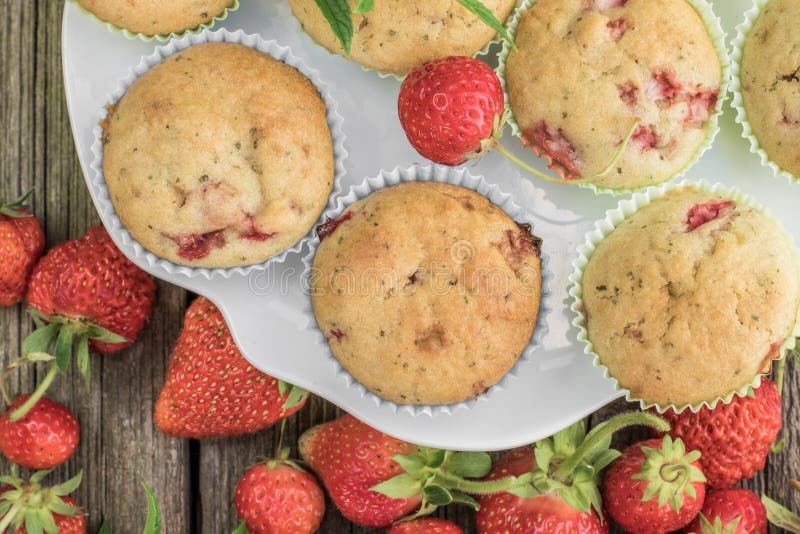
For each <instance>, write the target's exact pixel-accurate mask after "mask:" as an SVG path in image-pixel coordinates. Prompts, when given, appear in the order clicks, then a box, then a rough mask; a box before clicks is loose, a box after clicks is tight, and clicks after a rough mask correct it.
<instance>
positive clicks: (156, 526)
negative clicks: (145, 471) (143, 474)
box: [142, 480, 161, 534]
mask: <svg viewBox="0 0 800 534" xmlns="http://www.w3.org/2000/svg"><path fill="white" fill-rule="evenodd" d="M142 487H143V488H144V492H145V494H147V521H145V524H144V534H159V532H161V510H159V508H158V500H157V499H156V496H155V495H154V494H153V490H151V489H150V486H148V485H147V483H146V482H145V481H144V480H142Z"/></svg>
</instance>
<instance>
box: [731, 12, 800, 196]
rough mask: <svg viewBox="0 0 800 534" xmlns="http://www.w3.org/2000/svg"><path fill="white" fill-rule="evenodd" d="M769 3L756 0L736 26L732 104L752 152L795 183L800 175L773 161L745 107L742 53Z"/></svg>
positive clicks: (733, 46) (776, 173) (732, 54)
mask: <svg viewBox="0 0 800 534" xmlns="http://www.w3.org/2000/svg"><path fill="white" fill-rule="evenodd" d="M768 3H769V0H754V3H753V7H751V8H750V9H748V10H747V11H746V12H745V14H744V21H743V22H742V23H741V24H739V25H738V26H736V37H735V38H734V39H733V43H732V44H731V46H732V49H733V51H732V52H731V61H732V66H731V92H732V93H733V101H732V102H731V106H733V108H734V109H735V110H736V122H738V123H739V124H740V125H741V126H742V137H744V138H745V139H747V140H749V141H750V152H752V153H753V154H757V155H758V157H759V158H760V159H761V164H762V165H764V166H765V167H769V168H770V169H772V172H773V173H774V174H775V176H777V177H781V176H782V177H784V178H786V179H787V180H788V181H789V183H794V182H797V181H800V176H797V175H795V174H792V173H790V172H789V171H787V170H785V169H783V168H781V166H780V165H778V164H777V163H775V162H774V161H772V159H770V157H769V155H768V154H767V152H766V151H765V150H764V149H763V148H761V143H760V142H759V141H758V138H757V137H756V134H755V133H754V132H753V128H752V126H750V122H749V121H748V118H747V109H745V107H744V98H743V97H742V79H741V63H742V54H743V52H744V42H745V40H746V39H747V36H748V35H749V34H750V30H752V29H753V25H754V24H755V23H756V20H758V17H759V15H760V14H761V10H762V9H764V6H766V5H767V4H768Z"/></svg>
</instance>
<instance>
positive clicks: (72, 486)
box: [53, 471, 83, 497]
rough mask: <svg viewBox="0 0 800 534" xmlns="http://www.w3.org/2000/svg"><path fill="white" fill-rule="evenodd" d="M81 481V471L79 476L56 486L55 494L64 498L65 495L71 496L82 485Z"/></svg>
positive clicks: (54, 488)
mask: <svg viewBox="0 0 800 534" xmlns="http://www.w3.org/2000/svg"><path fill="white" fill-rule="evenodd" d="M81 480H83V471H80V472H79V473H78V474H77V475H75V476H74V477H72V478H71V479H69V480H67V481H66V482H64V483H63V484H59V485H58V486H54V487H53V493H55V494H56V495H58V496H59V497H63V496H64V495H69V494H70V493H72V492H73V491H75V490H76V489H78V486H80V485H81Z"/></svg>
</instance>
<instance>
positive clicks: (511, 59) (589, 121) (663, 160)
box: [501, 0, 722, 189]
mask: <svg viewBox="0 0 800 534" xmlns="http://www.w3.org/2000/svg"><path fill="white" fill-rule="evenodd" d="M515 41H516V44H517V50H511V51H510V52H509V54H508V57H507V59H506V63H505V68H504V72H502V73H501V74H502V76H503V77H504V78H505V82H506V89H507V92H508V97H509V105H510V107H511V111H512V114H513V117H514V119H515V121H516V123H517V124H518V126H519V129H520V131H521V135H522V140H523V143H524V144H526V145H527V146H530V147H531V148H533V149H534V150H535V151H536V153H537V154H538V155H539V156H543V157H545V158H547V160H548V162H549V166H550V168H551V169H553V170H555V171H557V172H558V173H559V174H561V176H562V177H563V178H564V179H565V180H566V181H568V182H573V183H581V182H583V183H590V184H594V185H596V186H598V187H601V188H605V189H634V188H640V187H644V186H647V185H652V184H656V183H660V182H663V181H665V180H668V179H670V178H672V177H674V176H675V175H677V174H679V173H680V172H681V171H682V170H684V169H685V168H686V167H687V166H689V165H690V164H691V163H692V162H693V161H694V159H695V158H696V156H697V154H698V153H699V151H701V149H702V148H703V147H704V146H705V145H706V144H707V140H708V139H709V138H710V137H712V135H711V134H712V132H713V131H715V129H716V121H712V120H711V119H712V116H714V115H715V114H716V113H717V111H718V109H719V107H718V99H720V90H721V89H720V88H721V82H722V65H721V62H720V58H719V56H718V54H717V50H716V49H715V44H714V42H713V41H712V38H711V36H710V35H709V32H708V29H707V28H706V26H705V24H704V22H703V20H702V18H701V16H700V15H699V14H698V12H697V11H695V9H694V8H693V7H692V6H691V5H690V4H689V3H687V2H686V1H685V0H661V1H659V2H653V1H651V0H627V1H623V0H593V1H589V0H539V1H537V2H536V3H535V4H534V5H533V6H532V7H530V9H528V10H527V11H525V12H524V13H523V14H522V15H521V18H520V21H519V25H518V27H517V30H516V37H515Z"/></svg>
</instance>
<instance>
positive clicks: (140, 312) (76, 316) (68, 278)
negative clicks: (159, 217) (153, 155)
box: [10, 226, 156, 421]
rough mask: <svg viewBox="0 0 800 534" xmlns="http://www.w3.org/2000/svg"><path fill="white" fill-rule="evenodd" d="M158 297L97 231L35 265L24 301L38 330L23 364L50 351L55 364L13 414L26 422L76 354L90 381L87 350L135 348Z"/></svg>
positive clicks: (102, 231)
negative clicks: (27, 414)
mask: <svg viewBox="0 0 800 534" xmlns="http://www.w3.org/2000/svg"><path fill="white" fill-rule="evenodd" d="M155 296H156V284H155V282H154V281H153V278H152V277H151V276H150V275H149V274H147V273H146V272H144V271H142V270H141V269H139V268H138V267H137V266H136V265H134V264H133V262H131V261H130V260H129V259H128V258H126V257H125V256H124V255H123V254H122V252H120V251H119V249H118V248H117V247H116V245H114V242H113V241H112V240H111V237H109V235H108V232H106V230H105V229H104V228H103V227H102V226H96V227H94V228H92V229H91V230H89V232H88V233H87V234H86V235H85V236H84V237H82V238H80V239H76V240H73V241H67V242H66V243H62V244H60V245H58V246H56V247H53V248H52V249H50V251H49V252H48V253H47V254H46V255H45V256H44V257H43V258H42V259H41V260H40V261H39V263H37V264H36V267H34V269H33V272H32V274H31V278H30V283H29V285H28V293H27V295H26V297H25V300H26V301H27V304H28V309H29V312H30V313H31V315H32V316H33V319H34V321H35V322H36V324H37V326H38V328H37V329H36V330H35V331H34V332H33V333H31V334H30V335H29V336H28V337H27V338H26V339H25V341H24V342H23V344H22V347H23V353H24V354H23V359H25V358H26V357H28V356H30V355H37V354H43V353H47V352H49V351H50V346H51V345H53V344H54V351H55V352H54V355H55V360H54V361H53V362H52V364H51V366H50V370H49V371H48V373H47V375H46V376H45V378H44V379H43V380H42V382H41V384H40V385H39V387H37V389H36V391H35V392H34V394H33V395H32V396H31V397H30V398H29V399H28V402H26V403H25V404H23V405H22V406H20V407H19V408H18V409H17V410H15V411H14V412H12V413H11V415H10V419H11V421H16V420H18V419H19V418H20V417H22V416H23V415H24V414H25V413H26V412H27V411H28V410H29V409H30V408H31V406H32V405H33V403H34V402H35V401H36V400H37V399H38V398H40V397H41V396H42V395H43V394H44V392H45V391H46V390H47V387H48V386H49V385H50V384H51V383H52V381H53V379H54V378H55V376H56V375H57V374H58V373H59V372H62V371H66V370H67V368H68V366H69V363H70V361H71V360H72V354H73V351H74V352H75V353H76V358H77V364H78V370H79V371H80V372H81V373H82V374H83V375H84V377H85V378H86V380H87V383H88V380H89V347H91V348H93V349H94V350H95V351H97V352H99V353H101V354H109V353H112V352H115V351H117V350H120V349H123V348H125V347H128V346H130V345H131V344H133V342H134V340H135V339H136V337H137V336H138V335H139V332H141V330H142V328H144V323H145V321H146V320H147V319H148V318H149V317H150V312H151V309H152V306H153V301H154V300H155Z"/></svg>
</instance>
